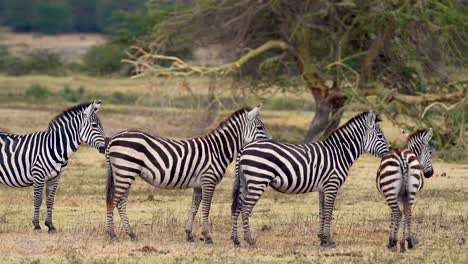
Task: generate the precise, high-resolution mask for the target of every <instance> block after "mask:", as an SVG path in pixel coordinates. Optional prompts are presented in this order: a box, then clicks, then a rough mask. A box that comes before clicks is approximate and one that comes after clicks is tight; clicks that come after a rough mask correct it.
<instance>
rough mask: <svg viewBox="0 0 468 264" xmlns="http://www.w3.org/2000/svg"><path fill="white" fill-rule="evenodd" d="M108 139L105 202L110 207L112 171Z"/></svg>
mask: <svg viewBox="0 0 468 264" xmlns="http://www.w3.org/2000/svg"><path fill="white" fill-rule="evenodd" d="M108 142H109V141H107V144H106V165H107V184H106V193H107V195H106V204H107V207H108V208H109V207H111V206H112V204H113V201H114V173H113V172H112V165H111V163H110V159H109V144H108Z"/></svg>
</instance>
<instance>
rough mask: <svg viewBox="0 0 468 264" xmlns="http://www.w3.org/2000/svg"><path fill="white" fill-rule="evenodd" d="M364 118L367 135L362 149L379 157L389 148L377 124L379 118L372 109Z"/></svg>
mask: <svg viewBox="0 0 468 264" xmlns="http://www.w3.org/2000/svg"><path fill="white" fill-rule="evenodd" d="M365 119H366V122H365V123H366V126H367V135H366V137H365V144H364V151H365V152H367V153H370V154H372V155H374V156H377V157H379V158H381V157H383V155H384V154H385V153H387V152H388V151H389V150H390V144H388V142H387V139H385V136H384V134H383V132H382V129H380V126H379V124H378V122H380V121H381V119H380V118H379V117H378V116H377V115H376V114H375V113H374V112H373V111H370V112H368V113H367V115H365Z"/></svg>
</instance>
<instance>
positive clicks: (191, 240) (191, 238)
mask: <svg viewBox="0 0 468 264" xmlns="http://www.w3.org/2000/svg"><path fill="white" fill-rule="evenodd" d="M187 242H190V243H193V242H195V239H194V238H193V236H187Z"/></svg>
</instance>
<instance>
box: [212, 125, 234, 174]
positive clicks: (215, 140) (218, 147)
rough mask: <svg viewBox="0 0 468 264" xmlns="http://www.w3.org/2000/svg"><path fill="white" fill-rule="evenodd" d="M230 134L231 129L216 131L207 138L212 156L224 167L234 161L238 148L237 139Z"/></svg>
mask: <svg viewBox="0 0 468 264" xmlns="http://www.w3.org/2000/svg"><path fill="white" fill-rule="evenodd" d="M232 133H233V131H232V130H231V129H216V130H214V131H213V132H212V133H210V134H209V135H208V136H207V138H208V141H209V143H210V147H211V149H212V151H213V154H214V155H215V156H217V159H218V160H219V161H223V163H225V164H226V165H228V164H230V163H231V162H232V161H233V160H234V157H235V156H236V155H237V153H238V152H239V148H240V147H239V146H240V143H239V142H238V138H239V137H237V136H235V135H233V134H232Z"/></svg>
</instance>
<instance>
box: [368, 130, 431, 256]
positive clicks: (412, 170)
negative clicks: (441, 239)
mask: <svg viewBox="0 0 468 264" xmlns="http://www.w3.org/2000/svg"><path fill="white" fill-rule="evenodd" d="M402 133H403V135H405V137H406V145H405V146H404V147H403V148H401V149H393V150H391V151H390V152H388V153H387V154H385V155H384V156H383V158H382V161H381V163H380V167H379V169H378V171H377V178H376V185H377V189H378V190H379V192H380V193H381V194H382V195H384V196H385V200H386V201H387V205H388V206H389V207H390V209H391V216H390V237H389V242H388V246H387V247H388V248H389V249H390V250H392V251H396V249H397V248H396V245H397V235H398V229H399V227H400V222H401V216H402V213H401V209H400V206H399V203H398V202H399V201H400V202H401V203H402V204H403V235H402V237H401V240H400V250H401V252H404V251H405V239H406V241H407V242H408V249H413V247H414V244H415V242H416V239H415V237H413V236H412V234H411V214H412V210H413V204H414V198H415V196H416V193H417V192H418V191H420V190H421V189H422V187H423V183H424V182H423V177H422V175H424V177H425V178H430V177H431V176H432V174H433V173H434V171H433V169H432V148H431V146H430V144H429V143H430V140H431V138H432V129H430V130H425V129H419V130H417V131H415V132H413V133H411V134H407V133H406V132H404V131H402Z"/></svg>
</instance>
